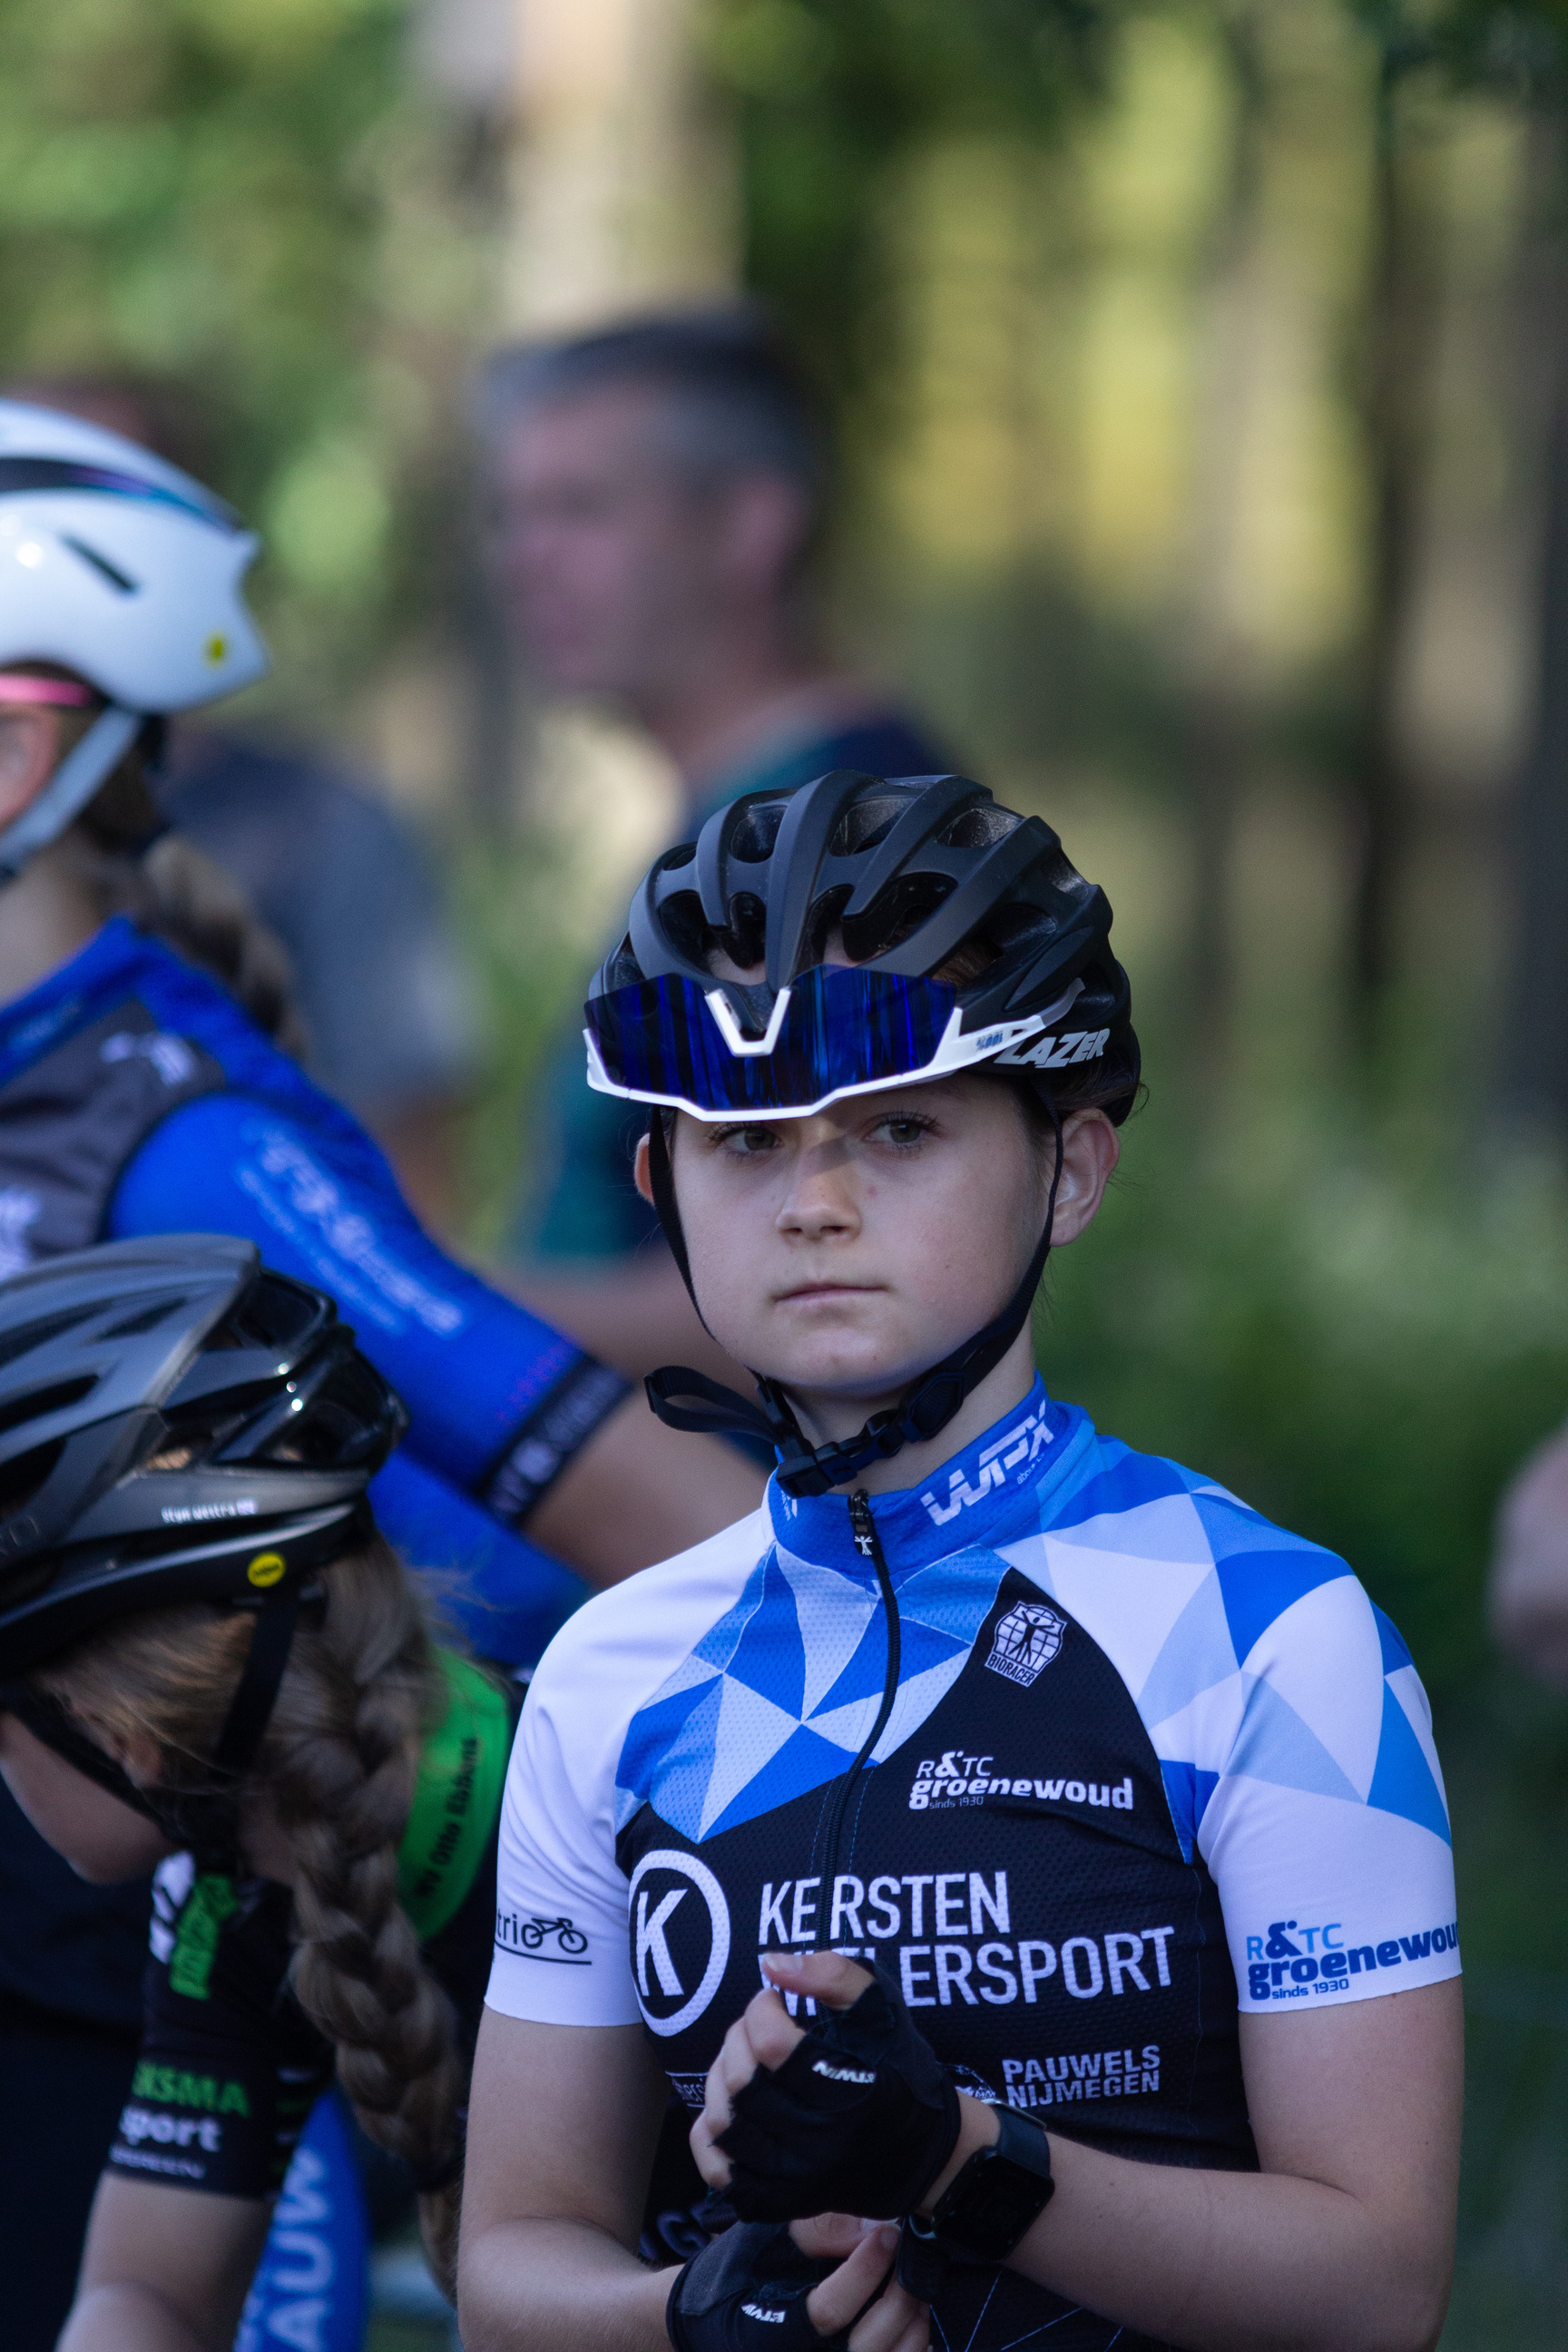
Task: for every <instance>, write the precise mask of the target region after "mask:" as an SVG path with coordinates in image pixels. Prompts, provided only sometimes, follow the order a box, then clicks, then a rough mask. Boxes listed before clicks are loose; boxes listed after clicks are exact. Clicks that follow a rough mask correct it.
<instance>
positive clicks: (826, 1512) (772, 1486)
mask: <svg viewBox="0 0 1568 2352" xmlns="http://www.w3.org/2000/svg"><path fill="white" fill-rule="evenodd" d="M1090 1434H1091V1431H1090V1428H1089V1421H1088V1418H1087V1416H1086V1415H1085V1414H1084V1413H1083V1412H1081V1411H1080V1410H1079V1407H1078V1406H1077V1405H1071V1404H1058V1403H1057V1402H1055V1401H1054V1400H1053V1399H1052V1398H1051V1397H1049V1396H1047V1393H1046V1385H1045V1382H1044V1381H1042V1380H1040V1379H1039V1378H1038V1377H1037V1378H1036V1381H1035V1384H1034V1386H1033V1388H1031V1389H1030V1391H1029V1393H1028V1395H1027V1396H1026V1397H1025V1398H1024V1400H1023V1402H1021V1403H1020V1404H1017V1405H1016V1406H1015V1407H1014V1408H1013V1410H1012V1411H1011V1412H1006V1413H1004V1414H1003V1415H1002V1417H1001V1419H1000V1420H998V1421H994V1422H993V1423H992V1424H991V1426H990V1428H989V1429H986V1430H984V1431H982V1433H981V1434H980V1435H979V1436H978V1437H976V1438H974V1439H973V1441H972V1442H971V1444H968V1445H966V1446H964V1447H963V1451H962V1452H960V1453H958V1454H952V1455H950V1456H949V1458H948V1459H947V1461H945V1462H944V1463H943V1464H942V1467H941V1468H940V1469H939V1470H937V1471H935V1472H933V1473H932V1474H931V1475H930V1476H929V1477H926V1478H924V1479H922V1480H921V1484H920V1485H919V1486H899V1487H894V1488H892V1489H890V1490H889V1492H888V1493H886V1494H879V1495H873V1496H871V1509H872V1512H873V1514H874V1516H875V1517H876V1521H877V1532H878V1534H879V1537H880V1538H881V1543H882V1549H883V1552H884V1553H885V1555H886V1557H887V1560H888V1565H889V1568H890V1569H891V1570H892V1572H893V1575H894V1577H895V1580H897V1579H898V1578H899V1577H900V1576H901V1575H906V1574H910V1573H911V1572H912V1571H913V1570H917V1569H921V1568H924V1567H926V1566H927V1565H928V1564H929V1563H930V1562H931V1560H933V1559H943V1558H944V1557H945V1556H946V1555H947V1554H948V1553H950V1552H955V1551H967V1550H970V1549H973V1548H974V1547H976V1546H989V1547H994V1546H995V1545H997V1544H999V1543H1005V1542H1007V1541H1008V1540H1010V1539H1011V1538H1013V1537H1014V1536H1016V1535H1021V1534H1024V1533H1027V1532H1031V1531H1033V1530H1034V1529H1035V1528H1037V1527H1038V1526H1039V1514H1040V1507H1041V1504H1042V1502H1043V1500H1044V1498H1045V1496H1046V1494H1047V1491H1049V1490H1051V1489H1054V1488H1055V1487H1057V1486H1059V1485H1060V1484H1061V1482H1062V1480H1063V1478H1064V1477H1065V1476H1066V1475H1068V1471H1069V1469H1070V1467H1071V1465H1072V1464H1073V1463H1074V1462H1075V1461H1076V1459H1077V1457H1078V1455H1079V1453H1080V1452H1081V1451H1082V1448H1083V1445H1084V1444H1086V1443H1087V1441H1088V1439H1089V1435H1090ZM767 1503H768V1512H769V1516H770V1518H771V1520H772V1524H773V1535H774V1538H775V1539H776V1541H777V1542H778V1543H779V1544H781V1545H782V1546H783V1547H784V1549H785V1550H786V1551H789V1552H792V1553H794V1554H795V1557H796V1558H797V1559H812V1560H817V1561H820V1562H821V1563H822V1565H823V1566H825V1567H832V1568H835V1569H837V1570H838V1571H839V1572H840V1573H841V1574H846V1575H858V1576H865V1577H868V1576H869V1575H870V1573H871V1570H870V1564H869V1562H868V1561H865V1560H862V1559H860V1556H859V1554H858V1552H857V1551H856V1549H855V1547H854V1543H853V1540H852V1538H851V1535H850V1528H849V1512H848V1508H847V1502H846V1498H845V1496H843V1495H806V1496H793V1495H786V1494H785V1493H784V1489H783V1487H782V1486H780V1485H779V1483H778V1480H777V1479H776V1478H774V1479H772V1480H770V1482H769V1485H768V1493H767Z"/></svg>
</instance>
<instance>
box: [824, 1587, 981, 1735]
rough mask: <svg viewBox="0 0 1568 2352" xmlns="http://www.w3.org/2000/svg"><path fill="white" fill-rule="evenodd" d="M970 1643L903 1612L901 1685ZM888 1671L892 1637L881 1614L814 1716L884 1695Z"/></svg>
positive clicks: (947, 1658) (945, 1661) (900, 1656)
mask: <svg viewBox="0 0 1568 2352" xmlns="http://www.w3.org/2000/svg"><path fill="white" fill-rule="evenodd" d="M968 1646H969V1644H968V1643H966V1642H956V1641H954V1640H953V1637H952V1634H951V1633H939V1632H938V1631H937V1630H936V1628H935V1627H934V1626H931V1625H922V1624H921V1622H920V1621H919V1619H918V1618H910V1617H905V1616H904V1615H903V1613H902V1612H901V1611H900V1645H899V1682H900V1687H901V1686H902V1685H903V1684H905V1683H907V1682H910V1680H912V1678H913V1677H914V1676H915V1675H923V1674H924V1673H925V1671H926V1669H927V1667H928V1666H941V1665H945V1664H946V1663H947V1661H948V1660H949V1659H950V1658H952V1657H953V1656H955V1655H956V1654H958V1652H959V1651H961V1650H964V1649H967V1648H968ZM887 1674H888V1636H887V1630H886V1628H885V1627H884V1625H883V1623H882V1620H881V1617H880V1615H878V1616H875V1617H873V1618H872V1620H871V1622H870V1623H869V1624H868V1626H867V1628H866V1631H865V1633H863V1634H862V1635H861V1637H860V1643H859V1646H858V1649H857V1650H856V1652H855V1654H854V1656H853V1657H852V1658H851V1659H850V1660H849V1662H848V1664H847V1666H846V1667H845V1669H844V1671H843V1673H842V1674H841V1675H839V1677H838V1679H837V1682H836V1683H835V1684H834V1685H833V1687H832V1689H831V1690H829V1691H826V1692H825V1693H824V1695H823V1696H822V1698H821V1700H820V1701H819V1702H818V1704H817V1705H816V1706H814V1707H813V1708H812V1714H813V1715H814V1716H818V1715H831V1714H832V1712H833V1710H834V1708H835V1707H840V1706H848V1705H849V1702H850V1701H851V1699H857V1698H869V1697H871V1696H872V1695H873V1694H876V1695H877V1696H880V1695H881V1692H882V1688H883V1685H884V1684H885V1682H886V1680H887Z"/></svg>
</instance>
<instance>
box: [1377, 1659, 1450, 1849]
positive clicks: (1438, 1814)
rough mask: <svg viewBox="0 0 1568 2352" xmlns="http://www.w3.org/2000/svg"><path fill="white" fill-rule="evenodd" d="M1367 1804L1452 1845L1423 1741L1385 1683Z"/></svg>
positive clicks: (1445, 1813) (1443, 1809) (1445, 1814)
mask: <svg viewBox="0 0 1568 2352" xmlns="http://www.w3.org/2000/svg"><path fill="white" fill-rule="evenodd" d="M1366 1801H1367V1803H1368V1804H1369V1805H1375V1806H1376V1808H1377V1810H1378V1811H1379V1812H1382V1813H1397V1814H1398V1815H1399V1816H1400V1818H1401V1820H1403V1821H1407V1822H1417V1823H1418V1824H1419V1825H1420V1827H1421V1828H1422V1829H1424V1830H1430V1831H1431V1832H1432V1834H1433V1836H1434V1837H1440V1838H1441V1839H1442V1841H1443V1843H1444V1844H1445V1845H1450V1844H1452V1843H1453V1839H1452V1836H1451V1834H1450V1832H1449V1829H1448V1814H1447V1807H1446V1806H1445V1805H1444V1802H1443V1799H1442V1794H1441V1791H1440V1790H1439V1789H1438V1787H1437V1783H1436V1780H1434V1779H1433V1778H1432V1767H1431V1766H1430V1765H1429V1764H1428V1763H1427V1761H1426V1752H1425V1750H1424V1749H1423V1748H1422V1746H1421V1742H1420V1741H1419V1740H1418V1739H1417V1738H1416V1737H1415V1733H1414V1731H1412V1729H1411V1728H1410V1718H1409V1717H1408V1716H1407V1715H1406V1714H1405V1709H1404V1708H1403V1707H1402V1706H1400V1704H1399V1701H1398V1700H1397V1699H1396V1698H1395V1697H1394V1693H1393V1692H1392V1691H1391V1690H1390V1689H1389V1687H1388V1685H1387V1684H1386V1683H1384V1686H1383V1732H1382V1736H1381V1738H1379V1740H1378V1743H1377V1763H1376V1765H1375V1766H1374V1768H1373V1775H1372V1787H1371V1789H1370V1790H1368V1791H1367V1800H1366Z"/></svg>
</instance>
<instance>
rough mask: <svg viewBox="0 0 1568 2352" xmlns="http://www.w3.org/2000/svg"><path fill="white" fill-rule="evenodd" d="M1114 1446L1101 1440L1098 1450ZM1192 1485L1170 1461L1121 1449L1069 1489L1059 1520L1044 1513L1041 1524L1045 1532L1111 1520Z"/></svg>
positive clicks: (1185, 1490) (1186, 1491)
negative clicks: (1069, 1492) (1124, 1512)
mask: <svg viewBox="0 0 1568 2352" xmlns="http://www.w3.org/2000/svg"><path fill="white" fill-rule="evenodd" d="M1118 1443H1119V1441H1117V1440H1114V1439H1107V1440H1105V1441H1103V1442H1102V1451H1103V1452H1104V1453H1105V1454H1112V1453H1113V1451H1114V1448H1115V1446H1116V1444H1118ZM1194 1483H1195V1482H1194V1480H1193V1479H1191V1478H1190V1477H1188V1476H1186V1475H1184V1474H1183V1472H1182V1471H1181V1470H1180V1469H1179V1468H1178V1466H1177V1465H1176V1464H1175V1463H1174V1462H1166V1461H1163V1459H1162V1458H1161V1457H1160V1456H1159V1455H1158V1454H1133V1453H1132V1452H1131V1451H1130V1450H1129V1449H1127V1448H1125V1447H1123V1448H1122V1450H1121V1454H1120V1455H1119V1457H1118V1458H1116V1459H1114V1460H1112V1461H1110V1462H1109V1463H1108V1464H1107V1466H1106V1467H1105V1468H1104V1469H1102V1470H1100V1472H1099V1473H1097V1475H1094V1476H1092V1477H1089V1478H1086V1479H1085V1480H1084V1482H1083V1484H1082V1486H1075V1487H1074V1488H1073V1490H1072V1493H1071V1494H1070V1495H1069V1496H1067V1497H1066V1500H1065V1504H1064V1507H1063V1509H1062V1512H1061V1515H1060V1517H1054V1516H1052V1515H1051V1514H1050V1513H1049V1512H1048V1511H1047V1514H1046V1515H1045V1518H1044V1525H1045V1527H1046V1528H1047V1532H1049V1531H1050V1530H1051V1529H1052V1528H1058V1527H1063V1528H1069V1527H1071V1528H1076V1527H1080V1526H1081V1525H1082V1523H1083V1522H1084V1520H1085V1519H1098V1518H1110V1517H1115V1515H1116V1514H1117V1513H1118V1512H1121V1511H1127V1510H1131V1509H1132V1508H1133V1507H1134V1506H1135V1505H1137V1504H1139V1503H1154V1502H1158V1501H1159V1500H1160V1498H1161V1496H1164V1495H1184V1494H1186V1493H1188V1492H1189V1491H1190V1488H1191V1487H1192V1486H1193V1485H1194Z"/></svg>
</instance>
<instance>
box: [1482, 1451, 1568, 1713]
mask: <svg viewBox="0 0 1568 2352" xmlns="http://www.w3.org/2000/svg"><path fill="white" fill-rule="evenodd" d="M1487 1599H1488V1607H1489V1614H1490V1617H1491V1625H1492V1631H1493V1633H1495V1634H1496V1636H1497V1638H1498V1640H1499V1642H1500V1643H1501V1644H1502V1647H1503V1648H1504V1649H1505V1650H1506V1651H1508V1653H1509V1654H1510V1656H1511V1657H1512V1658H1513V1659H1514V1660H1515V1661H1516V1662H1517V1664H1520V1665H1521V1666H1522V1667H1523V1668H1524V1669H1525V1671H1526V1673H1527V1674H1531V1675H1534V1676H1535V1677H1536V1679H1537V1681H1539V1682H1543V1683H1547V1684H1549V1685H1551V1687H1552V1689H1553V1690H1556V1691H1563V1692H1568V1428H1563V1429H1560V1430H1558V1431H1557V1432H1556V1433H1555V1434H1554V1435H1552V1436H1551V1437H1549V1438H1547V1439H1546V1440H1545V1442H1544V1444H1541V1445H1538V1446H1537V1447H1536V1449H1535V1452H1534V1453H1533V1454H1530V1455H1529V1456H1528V1458H1527V1459H1526V1461H1525V1463H1524V1465H1523V1466H1522V1468H1521V1470H1520V1471H1519V1472H1518V1473H1517V1475H1515V1477H1514V1479H1513V1481H1512V1483H1511V1484H1510V1486H1509V1487H1508V1488H1507V1489H1506V1491H1505V1492H1504V1495H1503V1498H1502V1503H1501V1507H1500V1509H1499V1512H1498V1529H1497V1542H1496V1546H1495V1548H1494V1550H1493V1554H1492V1566H1491V1578H1490V1582H1489V1591H1488V1595H1487Z"/></svg>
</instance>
